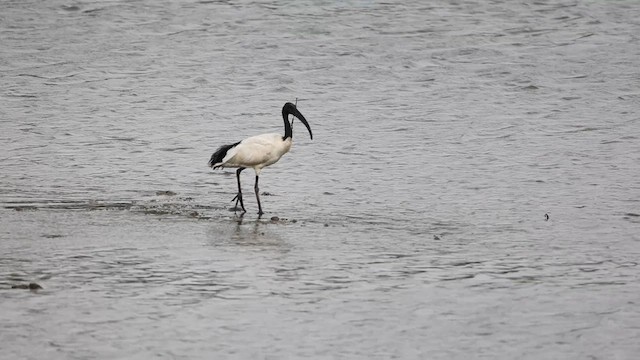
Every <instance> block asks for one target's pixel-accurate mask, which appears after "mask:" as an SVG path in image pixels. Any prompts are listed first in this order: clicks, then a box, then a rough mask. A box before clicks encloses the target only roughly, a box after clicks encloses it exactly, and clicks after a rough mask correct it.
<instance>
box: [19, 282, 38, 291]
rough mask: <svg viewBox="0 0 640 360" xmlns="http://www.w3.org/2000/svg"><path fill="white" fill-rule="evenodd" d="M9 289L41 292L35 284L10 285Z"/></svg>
mask: <svg viewBox="0 0 640 360" xmlns="http://www.w3.org/2000/svg"><path fill="white" fill-rule="evenodd" d="M11 288H12V289H29V290H32V291H35V290H41V289H42V286H40V285H38V284H36V283H29V284H18V285H12V286H11Z"/></svg>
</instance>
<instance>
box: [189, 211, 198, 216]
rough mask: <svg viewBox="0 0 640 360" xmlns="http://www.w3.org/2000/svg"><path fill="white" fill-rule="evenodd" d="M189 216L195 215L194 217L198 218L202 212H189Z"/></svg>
mask: <svg viewBox="0 0 640 360" xmlns="http://www.w3.org/2000/svg"><path fill="white" fill-rule="evenodd" d="M189 216H191V217H193V218H197V217H198V216H200V214H199V213H198V212H197V211H192V212H190V213H189Z"/></svg>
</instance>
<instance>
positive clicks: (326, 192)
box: [322, 191, 333, 195]
mask: <svg viewBox="0 0 640 360" xmlns="http://www.w3.org/2000/svg"><path fill="white" fill-rule="evenodd" d="M322 195H333V193H330V192H328V191H325V192H323V193H322Z"/></svg>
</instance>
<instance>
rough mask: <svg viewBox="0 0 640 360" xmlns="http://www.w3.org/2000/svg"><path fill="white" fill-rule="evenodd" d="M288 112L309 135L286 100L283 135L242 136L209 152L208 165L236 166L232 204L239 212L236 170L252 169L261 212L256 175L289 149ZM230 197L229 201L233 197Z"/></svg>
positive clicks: (295, 110)
mask: <svg viewBox="0 0 640 360" xmlns="http://www.w3.org/2000/svg"><path fill="white" fill-rule="evenodd" d="M289 115H293V116H295V117H296V118H298V119H299V120H300V121H301V122H302V123H303V124H304V125H305V126H306V127H307V130H309V136H310V137H311V139H313V134H312V133H311V128H310V127H309V123H308V122H307V120H306V119H305V118H304V116H302V114H301V113H300V112H299V111H298V109H296V106H295V105H293V104H292V103H286V104H284V106H283V107H282V118H283V120H284V136H282V135H280V134H262V135H256V136H252V137H249V138H246V139H244V140H242V141H239V142H237V143H235V144H231V145H222V146H221V147H219V148H218V150H216V152H214V153H213V155H211V159H210V160H209V166H210V167H211V168H212V169H214V170H215V169H217V168H226V167H231V168H238V170H237V171H236V177H237V179H238V194H237V195H236V197H235V198H233V200H235V201H236V205H235V208H236V210H237V208H238V202H239V203H240V206H241V207H242V212H243V214H244V213H245V212H246V210H245V208H244V203H243V201H242V187H241V186H240V173H241V172H242V170H244V169H246V168H253V170H254V171H255V172H256V183H255V186H254V191H255V193H256V200H257V202H258V215H259V216H262V214H263V212H262V205H261V204H260V192H259V189H258V179H259V176H260V172H261V171H262V169H263V168H264V167H266V166H269V165H272V164H275V163H276V162H277V161H278V160H280V158H281V157H282V155H284V154H286V153H287V152H289V150H290V149H291V145H292V137H293V133H292V130H291V124H292V123H293V120H291V123H289V119H288V117H289ZM233 200H232V201H233Z"/></svg>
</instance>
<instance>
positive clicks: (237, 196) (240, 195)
mask: <svg viewBox="0 0 640 360" xmlns="http://www.w3.org/2000/svg"><path fill="white" fill-rule="evenodd" d="M234 200H235V202H236V204H235V205H234V206H233V211H239V210H240V209H242V213H243V214H244V213H246V212H247V210H245V208H244V203H243V202H242V194H241V193H238V194H237V195H236V196H235V197H234V198H233V199H231V201H234ZM238 203H240V208H238Z"/></svg>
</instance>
